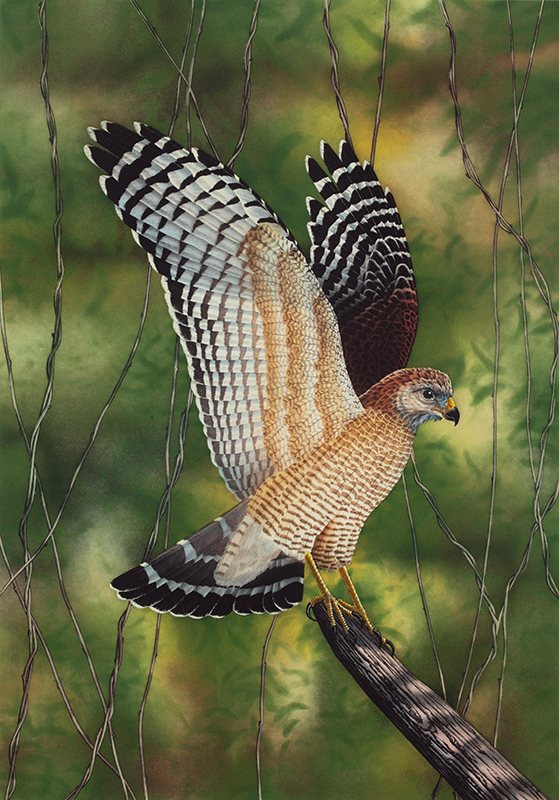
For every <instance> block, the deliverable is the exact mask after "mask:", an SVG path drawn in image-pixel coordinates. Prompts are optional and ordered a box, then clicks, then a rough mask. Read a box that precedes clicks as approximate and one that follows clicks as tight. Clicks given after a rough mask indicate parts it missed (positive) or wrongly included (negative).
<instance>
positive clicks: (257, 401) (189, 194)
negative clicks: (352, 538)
mask: <svg viewBox="0 0 559 800" xmlns="http://www.w3.org/2000/svg"><path fill="white" fill-rule="evenodd" d="M89 133H90V136H91V138H92V139H93V140H94V141H95V142H96V143H98V144H100V145H102V147H103V148H105V149H104V150H101V149H100V148H97V147H86V154H87V156H88V157H89V158H90V160H91V161H93V162H94V163H95V164H96V165H97V166H99V167H101V168H102V169H103V170H105V171H106V172H107V173H108V174H107V175H106V176H102V177H101V179H100V182H101V186H102V188H103V191H104V192H105V194H106V195H107V196H108V197H109V198H110V199H111V200H112V201H113V202H114V204H115V207H116V211H117V214H118V215H119V216H120V218H121V219H122V220H123V221H124V222H125V223H126V224H127V225H129V226H130V227H131V228H132V231H133V235H134V238H135V239H136V241H137V242H138V244H140V245H141V247H143V248H144V250H146V251H147V253H148V254H149V260H150V262H151V264H152V266H153V267H154V269H155V270H157V272H159V273H160V274H161V276H162V284H163V288H164V290H165V295H166V298H167V303H168V306H169V311H170V313H171V317H172V318H173V322H174V326H175V329H176V331H177V333H178V334H179V336H180V339H181V343H182V346H183V348H184V351H185V353H186V357H187V359H188V363H189V371H190V375H191V379H192V382H193V389H194V393H195V395H196V400H197V404H198V408H199V411H200V416H201V419H202V423H203V425H204V430H205V433H206V437H207V440H208V445H209V447H210V451H211V454H212V459H213V461H214V463H215V464H216V466H217V467H218V468H219V470H220V472H221V475H222V476H223V478H224V480H225V482H226V483H227V486H228V487H229V489H230V490H231V491H232V492H233V493H234V494H235V495H236V496H237V497H238V498H239V499H240V498H246V497H249V496H251V495H252V494H253V493H254V491H255V490H256V489H257V488H258V486H260V484H261V483H262V482H263V481H264V480H265V479H266V478H267V477H268V476H269V475H271V474H272V473H274V472H275V471H278V470H282V469H284V468H286V467H288V466H289V465H290V464H292V463H294V462H297V461H299V460H301V459H302V458H304V457H305V455H306V454H307V453H308V452H310V450H312V449H314V448H315V447H317V446H318V445H319V444H321V442H322V441H324V439H325V437H326V438H328V437H329V436H332V435H334V434H335V432H336V431H337V430H338V429H339V427H340V425H342V424H343V423H345V422H347V421H348V420H349V419H351V418H353V417H355V416H357V415H358V414H359V413H360V412H361V411H362V406H361V404H360V403H359V401H358V400H357V397H356V395H355V392H354V391H353V389H352V386H351V383H350V381H349V379H348V375H347V370H346V367H345V363H344V358H343V353H342V349H341V344H340V338H339V332H338V326H337V322H336V318H335V315H334V313H333V311H332V308H331V306H330V304H329V303H328V301H327V300H326V298H325V297H324V294H323V292H322V291H321V289H320V286H319V283H318V281H317V279H316V277H315V276H314V274H313V273H312V271H311V270H310V269H309V267H308V266H307V264H306V262H305V259H304V257H303V256H302V254H301V252H300V251H299V249H298V247H297V245H296V243H295V241H294V239H293V238H292V236H291V234H290V233H289V232H288V231H287V229H286V228H285V227H284V226H283V224H282V223H281V222H280V220H279V219H278V217H277V216H276V215H275V214H274V213H273V211H272V210H271V209H270V208H269V207H268V206H267V205H266V204H265V203H264V202H263V201H262V200H261V199H260V198H259V197H258V196H257V195H256V194H255V193H254V192H252V191H251V190H250V189H249V188H248V187H247V186H246V185H245V184H244V183H243V182H242V181H241V180H240V179H239V178H238V177H236V176H235V175H234V174H233V173H232V172H231V171H230V170H229V169H227V168H226V167H224V166H223V165H222V164H219V163H218V162H216V161H215V159H213V158H211V157H210V156H208V155H206V154H205V153H202V152H201V151H198V150H191V151H186V150H184V149H183V148H182V147H181V146H180V145H179V144H177V143H176V142H174V141H172V140H171V139H169V138H168V137H166V136H162V135H161V134H160V133H159V132H158V131H155V130H154V129H153V128H150V127H149V126H147V125H141V124H137V125H136V132H132V131H129V130H127V129H126V128H123V127H122V126H120V125H116V124H114V123H103V125H102V128H101V129H90V130H89Z"/></svg>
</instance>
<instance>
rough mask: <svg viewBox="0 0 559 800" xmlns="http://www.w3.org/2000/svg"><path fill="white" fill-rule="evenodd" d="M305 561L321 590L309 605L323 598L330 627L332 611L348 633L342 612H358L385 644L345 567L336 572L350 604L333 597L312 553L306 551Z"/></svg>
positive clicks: (332, 622)
mask: <svg viewBox="0 0 559 800" xmlns="http://www.w3.org/2000/svg"><path fill="white" fill-rule="evenodd" d="M305 563H306V564H307V566H308V568H309V569H310V571H311V572H312V574H313V577H314V579H315V581H316V583H317V584H318V588H319V589H320V591H321V592H322V594H320V595H318V596H317V597H313V599H312V600H311V606H313V605H314V604H315V603H317V602H318V601H319V600H323V601H324V604H325V605H326V610H327V612H328V618H329V620H330V624H331V625H332V627H334V626H335V625H336V619H335V616H334V613H335V614H336V616H337V617H338V618H339V620H340V622H341V625H342V627H343V629H344V630H345V632H346V633H349V628H348V625H347V622H346V621H345V619H344V617H343V612H344V611H345V612H346V613H350V614H354V613H355V614H358V615H359V616H360V617H361V619H362V620H363V622H364V623H365V625H366V626H367V628H368V629H369V630H370V632H371V633H372V634H374V635H376V636H378V637H379V638H380V640H381V644H382V645H385V644H387V643H388V640H387V639H385V638H384V636H381V635H380V633H379V631H378V630H377V629H376V628H375V626H374V625H373V623H372V622H371V620H370V619H369V615H368V614H367V612H366V611H365V609H364V607H363V603H362V602H361V600H360V599H359V596H358V594H357V591H356V589H355V586H354V585H353V583H352V581H351V578H350V577H349V573H348V571H347V568H346V567H340V569H339V570H338V572H339V573H340V575H341V576H342V580H343V582H344V583H345V585H346V588H347V591H348V594H349V596H350V598H351V600H352V601H353V605H351V604H350V603H346V602H345V600H339V599H338V598H336V597H334V596H333V595H332V594H331V593H330V592H329V591H328V587H327V586H326V584H325V583H324V579H323V578H322V575H321V574H320V572H319V571H318V567H317V566H316V564H315V563H314V559H313V557H312V555H311V554H310V553H306V554H305Z"/></svg>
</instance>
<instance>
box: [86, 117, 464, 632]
mask: <svg viewBox="0 0 559 800" xmlns="http://www.w3.org/2000/svg"><path fill="white" fill-rule="evenodd" d="M135 127H136V132H132V131H129V130H127V129H126V128H123V127H121V126H120V125H116V124H114V123H108V122H106V123H103V124H102V127H101V129H89V134H90V136H91V138H92V139H93V141H94V142H96V143H97V144H99V145H101V147H102V148H105V149H100V148H98V147H91V146H87V147H86V148H85V151H86V154H87V156H88V158H89V159H90V160H91V161H92V162H93V163H94V164H96V165H97V166H99V167H101V169H103V170H104V171H105V172H106V173H107V174H106V175H103V176H101V178H100V182H101V187H102V189H103V191H104V192H105V194H106V195H107V196H108V197H109V198H110V199H111V200H112V201H113V202H114V204H115V208H116V212H117V214H118V215H119V217H120V218H121V219H122V220H123V221H124V222H125V223H126V224H127V225H129V226H130V227H131V228H132V234H133V236H134V238H135V240H136V241H137V242H138V244H139V245H140V246H141V247H143V248H144V250H146V251H147V253H148V258H149V261H150V263H151V265H152V267H153V268H154V269H155V270H156V271H157V272H158V273H160V274H161V276H162V277H161V280H162V284H163V289H164V291H165V296H166V299H167V303H168V306H169V311H170V314H171V317H172V319H173V324H174V327H175V330H176V332H177V333H178V335H179V337H180V341H181V344H182V347H183V349H184V352H185V354H186V358H187V361H188V368H189V373H190V377H191V382H192V388H193V390H194V394H195V396H196V402H197V405H198V409H199V412H200V418H201V420H202V424H203V426H204V431H205V434H206V437H207V441H208V445H209V448H210V452H211V456H212V460H213V462H214V464H215V465H216V466H217V468H218V469H219V471H220V473H221V475H222V477H223V479H224V480H225V483H226V484H227V486H228V488H229V489H230V490H231V491H232V492H233V494H234V495H235V496H236V497H237V499H239V500H240V502H239V504H238V505H236V506H235V507H234V508H232V509H231V510H230V511H228V512H227V513H225V514H224V515H223V516H222V517H219V518H218V519H216V520H214V521H213V522H211V523H210V524H209V525H207V526H206V527H205V528H203V529H202V530H200V531H198V532H197V533H195V534H193V535H192V536H190V537H189V538H188V539H185V540H183V541H180V542H178V543H177V544H175V545H174V546H173V547H171V548H169V549H168V550H165V551H164V552H163V553H161V554H159V555H158V556H156V557H155V558H153V559H151V560H150V561H149V562H147V563H144V564H141V565H140V566H138V567H135V568H134V569H131V570H129V571H128V572H126V573H124V574H123V575H120V576H119V577H118V578H115V579H114V581H113V582H112V584H111V585H112V587H113V588H114V589H116V590H117V592H118V594H119V596H120V597H121V598H123V599H125V600H130V601H132V603H134V604H135V605H137V606H142V607H148V606H149V607H150V608H153V609H155V610H156V611H159V612H164V611H170V612H171V613H172V614H175V615H177V616H191V617H204V616H212V617H224V616H225V615H227V614H229V613H230V612H231V611H236V612H237V613H239V614H249V613H263V612H267V613H270V614H275V613H278V612H280V611H283V610H285V609H288V608H290V607H291V606H293V605H295V604H297V603H299V602H301V600H302V596H303V574H304V565H305V559H307V563H310V564H311V565H312V562H313V560H314V564H316V566H317V567H319V568H322V569H326V570H337V569H340V568H345V567H346V566H347V565H348V564H349V563H350V561H351V559H352V556H353V552H354V549H355V546H356V544H357V539H358V537H359V533H360V531H361V528H362V526H363V524H364V522H365V520H366V519H367V517H368V516H369V514H370V513H371V511H372V510H373V509H374V508H375V507H376V506H377V505H378V504H379V503H380V502H381V501H382V500H383V499H384V498H385V497H386V495H387V494H388V493H389V492H390V491H391V489H392V487H393V486H394V485H395V483H396V482H397V481H398V479H399V477H400V475H401V473H402V470H403V469H404V466H405V465H406V463H407V461H408V458H409V456H410V453H411V448H412V442H413V438H414V435H415V432H416V430H417V428H418V426H419V425H420V424H421V423H422V422H425V421H426V420H429V419H433V420H439V419H443V418H447V419H450V420H453V421H454V422H455V423H456V422H458V417H459V415H458V410H457V408H456V406H455V405H454V401H453V399H452V387H451V383H450V380H449V378H448V376H447V375H445V374H444V373H442V372H438V371H436V370H433V369H404V367H405V365H406V363H407V360H408V355H409V352H410V349H411V346H412V343H413V340H414V336H415V329H416V324H417V296H416V291H415V282H414V278H413V270H412V265H411V260H410V255H409V251H408V246H407V242H406V238H405V234H404V230H403V228H402V224H401V220H400V216H399V214H398V211H397V208H396V205H395V203H394V199H393V197H392V195H391V194H390V192H388V190H387V191H386V192H383V191H382V189H381V187H380V184H379V182H378V180H377V178H376V175H375V173H374V171H373V169H372V167H371V166H370V165H369V164H367V162H365V163H364V164H360V163H359V161H358V160H357V158H356V156H355V153H354V152H353V150H352V148H351V147H350V146H349V145H348V144H347V143H346V142H342V143H341V144H340V150H339V155H336V154H335V153H334V151H333V150H332V149H331V148H330V147H329V146H328V145H327V144H325V143H322V146H321V155H322V158H323V161H324V163H325V166H326V168H327V169H328V171H329V173H330V174H329V175H328V174H327V173H326V172H325V171H324V170H322V168H321V167H320V166H319V165H318V164H317V163H316V161H314V160H313V159H311V158H308V159H307V169H308V172H309V175H310V177H311V178H312V180H313V182H314V183H315V186H316V188H317V189H318V191H319V193H320V194H321V196H322V197H323V199H324V200H325V202H326V205H323V204H322V203H320V202H318V201H317V200H315V199H311V198H309V199H308V209H309V212H310V215H311V219H312V221H311V222H310V223H309V232H310V236H311V240H312V250H311V258H310V261H311V263H310V266H309V265H308V264H307V262H306V260H305V258H304V256H303V255H302V253H301V251H300V250H299V248H298V246H297V243H296V242H295V240H294V238H293V236H292V235H291V234H290V233H289V231H288V230H287V229H286V227H285V226H284V225H283V223H282V222H281V221H280V220H279V218H278V217H277V216H276V215H275V214H274V212H273V211H272V210H271V209H270V208H269V207H268V206H267V205H266V203H264V202H263V201H262V200H261V199H260V198H259V197H258V196H257V195H256V194H255V193H254V192H253V191H252V190H251V189H250V188H249V187H248V186H247V185H246V184H245V183H243V181H242V180H241V179H240V178H238V177H237V176H236V175H234V174H233V172H232V171H231V170H229V169H228V168H226V167H224V166H223V165H222V164H220V163H218V162H217V161H216V160H215V159H214V158H212V157H211V156H208V155H207V154H205V153H203V152H202V151H200V150H196V149H193V150H190V151H187V150H184V149H183V148H182V147H181V146H180V145H179V144H177V143H176V142H174V141H172V140H171V139H169V138H168V137H166V136H163V135H162V134H160V133H159V132H157V131H156V130H154V129H153V128H150V127H149V126H147V125H142V124H136V126H135ZM309 554H311V555H312V558H311V557H310V556H309Z"/></svg>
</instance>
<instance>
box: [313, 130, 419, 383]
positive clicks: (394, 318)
mask: <svg viewBox="0 0 559 800" xmlns="http://www.w3.org/2000/svg"><path fill="white" fill-rule="evenodd" d="M321 155H322V159H323V161H324V164H325V166H326V168H327V169H328V171H329V173H330V175H328V173H327V172H325V171H324V170H323V169H322V167H320V166H319V165H318V164H317V162H316V161H315V160H314V159H312V158H307V170H308V172H309V176H310V177H311V179H312V180H313V182H314V184H315V186H316V188H317V190H318V191H319V193H320V195H321V196H322V198H323V200H324V201H325V203H326V205H323V204H322V203H320V202H319V201H317V200H315V199H314V198H308V199H307V207H308V210H309V214H310V216H311V222H310V223H309V225H308V228H309V234H310V236H311V241H312V248H311V266H312V269H313V271H314V272H315V274H316V275H317V277H318V279H319V281H320V283H321V286H322V288H323V290H324V293H325V295H326V297H327V298H328V300H329V301H330V303H331V304H332V306H333V308H334V311H335V313H336V317H337V319H338V322H339V326H340V334H341V338H342V343H343V348H344V354H345V360H346V364H347V368H348V371H349V375H350V378H351V381H352V384H353V386H354V388H355V391H356V392H357V394H358V395H361V394H362V393H363V392H365V391H366V390H367V389H368V388H369V387H370V386H372V385H373V384H375V383H377V382H378V381H379V380H380V379H381V378H382V377H384V375H387V374H388V373H389V372H393V371H395V370H397V369H401V368H403V367H405V365H406V364H407V361H408V357H409V353H410V350H411V347H412V344H413V340H414V337H415V331H416V327H417V293H416V289H415V280H414V276H413V268H412V263H411V258H410V254H409V249H408V245H407V241H406V236H405V233H404V229H403V227H402V222H401V219H400V215H399V214H398V209H397V208H396V204H395V202H394V198H393V197H392V195H391V193H390V192H389V191H388V190H386V192H383V190H382V188H381V186H380V184H379V182H378V180H377V176H376V174H375V172H374V170H373V168H372V167H371V166H370V164H368V163H367V162H364V164H360V163H359V161H358V160H357V157H356V155H355V153H354V152H353V150H352V148H351V147H350V146H349V145H348V144H347V142H341V144H340V151H339V154H338V155H336V153H334V151H333V150H332V148H331V147H329V145H327V144H326V143H324V142H322V145H321Z"/></svg>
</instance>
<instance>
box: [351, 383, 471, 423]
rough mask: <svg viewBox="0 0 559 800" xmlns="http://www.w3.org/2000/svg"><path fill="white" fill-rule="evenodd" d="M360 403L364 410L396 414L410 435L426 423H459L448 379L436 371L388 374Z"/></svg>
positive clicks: (458, 415) (363, 396) (366, 393)
mask: <svg viewBox="0 0 559 800" xmlns="http://www.w3.org/2000/svg"><path fill="white" fill-rule="evenodd" d="M360 399H361V402H362V403H363V405H364V406H365V408H374V409H378V410H379V411H389V412H391V413H393V414H396V415H397V416H398V417H399V418H400V419H401V420H402V421H404V422H405V423H406V424H407V425H408V426H409V427H410V428H411V429H412V430H413V431H416V430H417V429H418V427H419V426H420V425H421V423H422V422H427V421H428V420H430V419H432V420H435V421H436V420H440V419H443V418H444V419H449V420H451V421H452V422H454V424H455V425H457V424H458V420H459V419H460V413H459V411H458V409H457V408H456V405H455V403H454V400H453V399H452V384H451V382H450V378H449V377H448V375H446V374H445V373H444V372H439V371H438V370H436V369H428V368H422V369H399V370H397V371H396V372H391V373H390V374H389V375H386V376H385V377H384V378H382V380H380V381H379V382H378V383H375V385H374V386H372V387H371V388H370V389H369V390H368V391H367V392H365V394H364V395H362V396H361V398H360Z"/></svg>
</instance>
